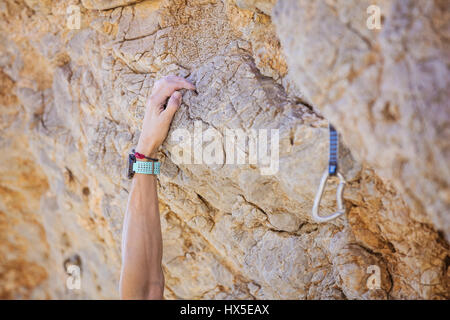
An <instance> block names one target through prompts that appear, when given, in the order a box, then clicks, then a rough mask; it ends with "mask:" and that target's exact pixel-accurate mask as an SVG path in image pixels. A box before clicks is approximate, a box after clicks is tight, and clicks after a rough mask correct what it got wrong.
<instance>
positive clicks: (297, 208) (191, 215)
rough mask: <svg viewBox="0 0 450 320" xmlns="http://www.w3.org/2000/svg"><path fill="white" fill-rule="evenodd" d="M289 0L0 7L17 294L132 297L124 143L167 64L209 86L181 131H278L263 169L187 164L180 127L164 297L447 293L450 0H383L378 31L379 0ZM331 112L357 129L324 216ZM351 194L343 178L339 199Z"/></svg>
mask: <svg viewBox="0 0 450 320" xmlns="http://www.w3.org/2000/svg"><path fill="white" fill-rule="evenodd" d="M275 2H276V1H269V0H261V1H245V0H242V1H237V0H236V1H233V0H224V1H219V0H195V1H177V0H176V1H157V0H147V1H124V0H117V1H102V0H89V1H88V0H83V1H81V2H79V1H75V0H74V1H31V0H29V1H9V0H8V1H6V2H3V3H2V4H0V15H1V19H0V30H1V34H0V52H1V55H0V69H1V73H0V79H1V83H2V84H1V92H0V93H1V94H0V105H1V113H0V114H1V124H0V131H1V135H0V137H1V138H0V146H1V149H2V152H1V153H0V157H1V160H2V161H1V163H2V165H1V166H0V171H1V175H0V230H1V234H0V239H1V241H0V298H117V297H118V290H117V289H118V288H117V286H118V277H119V270H120V245H119V244H120V238H121V227H122V219H123V215H124V211H125V206H126V200H127V197H128V190H129V187H130V182H129V181H128V180H127V179H126V178H125V167H126V166H125V161H126V156H127V153H128V152H129V150H130V149H131V148H132V147H133V146H135V144H136V142H137V139H138V137H139V128H140V124H141V121H142V118H143V111H144V103H145V99H146V96H147V95H148V93H149V90H150V89H151V87H152V85H153V83H154V81H156V80H157V79H158V78H160V77H162V76H164V75H167V74H177V75H180V76H185V77H188V78H189V79H190V80H191V81H192V82H193V83H195V84H196V86H197V93H195V92H183V104H182V106H181V108H180V110H179V111H178V112H177V114H176V116H175V119H174V121H173V124H172V129H171V133H173V130H174V129H176V128H184V129H186V130H187V132H189V133H190V134H191V135H192V136H194V132H195V130H198V128H199V127H201V128H202V129H203V130H206V129H208V128H214V129H216V130H217V131H218V132H219V133H220V134H219V139H220V141H221V142H222V143H223V142H224V140H223V139H224V136H225V131H226V129H241V130H243V132H246V133H250V132H252V130H253V129H268V130H269V132H270V129H279V141H280V143H279V170H278V172H277V173H276V174H274V175H263V174H262V173H261V169H262V167H264V166H263V165H262V164H260V163H258V164H256V165H255V164H248V161H247V162H246V163H247V164H239V165H238V164H235V165H215V164H213V165H207V164H184V163H182V162H180V161H179V157H177V154H178V153H179V151H180V145H179V144H178V143H177V142H176V141H174V140H173V139H171V138H170V137H171V133H169V139H168V140H167V141H166V142H165V144H164V145H163V147H162V148H161V151H160V153H159V157H160V158H161V159H162V162H163V164H162V172H161V175H160V178H159V182H160V183H159V196H160V209H161V217H162V228H163V238H164V258H163V266H164V271H165V277H166V290H165V295H166V298H169V299H172V298H194V299H201V298H213V299H223V298H228V299H365V298H373V299H405V298H412V299H417V298H423V299H442V298H448V292H449V287H448V285H449V279H448V276H449V275H448V262H449V257H448V253H449V251H448V250H449V248H448V243H447V241H446V238H447V239H448V236H449V234H450V229H449V216H448V211H449V210H448V209H449V197H448V181H449V176H450V175H449V172H448V170H449V169H448V160H447V159H448V158H449V156H448V146H447V145H446V144H447V143H448V141H449V139H448V118H449V111H448V102H447V101H448V100H449V99H448V90H447V87H448V79H449V77H448V73H449V72H448V67H447V65H448V57H449V54H448V45H446V44H447V43H448V35H449V28H448V21H449V19H448V16H446V15H448V12H449V10H448V5H447V4H446V2H445V1H429V2H426V3H428V4H426V5H425V4H424V3H425V2H418V1H416V2H414V1H411V2H408V3H406V2H404V1H395V0H391V1H378V2H377V1H375V2H377V4H378V5H379V6H380V7H381V8H382V12H383V14H384V20H383V28H382V29H381V31H369V30H368V29H367V28H366V27H365V25H364V24H365V20H366V18H367V14H366V7H367V6H368V5H369V3H368V2H367V3H366V2H364V1H362V2H360V1H355V3H350V2H348V1H345V2H344V1H281V0H280V1H278V2H277V3H275ZM69 5H76V6H78V7H79V8H80V13H81V26H80V29H75V30H72V29H69V28H68V27H67V25H66V22H67V18H68V15H67V11H66V9H67V7H68V6H69ZM446 59H447V60H446ZM327 119H329V120H330V121H332V122H333V123H334V124H335V125H336V127H337V128H338V130H339V132H340V133H342V137H343V140H344V142H343V144H342V145H341V148H340V158H341V170H342V172H343V173H344V175H345V177H346V179H347V181H348V183H347V187H346V189H345V193H344V198H345V203H346V206H347V214H346V215H345V216H344V217H341V218H338V219H336V220H334V221H332V222H330V223H326V224H317V223H315V222H314V221H313V220H312V219H311V216H310V211H311V207H312V202H313V199H314V195H315V192H316V188H317V186H318V183H319V180H320V178H321V175H322V172H323V170H324V169H325V168H326V163H327V153H328V150H327V149H328V129H327V124H328V120H327ZM203 145H204V147H205V148H206V147H207V145H208V143H207V141H204V142H203ZM182 151H183V153H187V154H189V153H190V152H191V151H192V150H191V148H189V147H188V146H187V145H186V146H185V147H184V149H183V150H182ZM247 155H248V154H247ZM225 156H231V155H229V154H226V155H225ZM334 206H335V201H334V192H333V190H332V189H331V188H330V189H329V190H327V192H326V193H325V196H324V199H323V206H322V210H323V212H324V214H326V213H329V212H331V211H332V210H333V208H334ZM68 263H71V264H76V265H78V266H79V267H80V269H81V280H82V282H81V289H80V290H69V289H68V288H67V286H66V280H67V277H68V275H67V273H66V271H67V270H66V266H67V264H68ZM373 265H376V266H378V267H379V268H380V276H381V278H380V279H381V288H380V289H377V290H369V288H368V286H367V280H368V277H369V276H370V274H369V273H368V272H367V268H368V267H370V266H373Z"/></svg>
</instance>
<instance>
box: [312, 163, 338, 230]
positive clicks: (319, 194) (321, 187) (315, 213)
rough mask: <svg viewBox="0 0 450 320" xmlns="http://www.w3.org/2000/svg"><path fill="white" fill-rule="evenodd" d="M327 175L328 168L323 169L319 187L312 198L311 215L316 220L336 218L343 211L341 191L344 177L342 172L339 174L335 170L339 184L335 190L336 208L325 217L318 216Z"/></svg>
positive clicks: (322, 220)
mask: <svg viewBox="0 0 450 320" xmlns="http://www.w3.org/2000/svg"><path fill="white" fill-rule="evenodd" d="M329 175H330V173H329V170H328V169H327V170H325V172H324V174H323V176H322V179H321V180H320V185H319V189H318V190H317V194H316V197H315V199H314V205H313V208H312V216H313V218H314V220H316V221H317V222H327V221H330V220H333V219H336V218H337V217H339V216H340V215H342V214H344V213H345V207H344V203H343V200H342V193H343V191H344V187H345V179H344V176H343V175H342V174H340V173H339V172H336V175H337V177H338V178H339V185H338V187H337V191H336V201H337V207H338V210H337V211H336V212H335V213H333V214H330V215H329V216H326V217H321V216H319V206H320V200H322V195H323V191H324V190H325V185H326V184H327V180H328V177H329Z"/></svg>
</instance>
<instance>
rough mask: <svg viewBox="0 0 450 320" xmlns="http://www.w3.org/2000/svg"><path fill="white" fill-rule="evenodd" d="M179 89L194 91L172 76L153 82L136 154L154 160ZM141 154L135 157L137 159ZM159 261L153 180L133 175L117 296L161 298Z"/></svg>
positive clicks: (156, 200)
mask: <svg viewBox="0 0 450 320" xmlns="http://www.w3.org/2000/svg"><path fill="white" fill-rule="evenodd" d="M181 89H189V90H194V89H195V86H194V85H193V84H192V83H190V82H189V81H187V80H186V79H183V78H180V77H176V76H167V77H164V78H163V79H160V80H158V81H156V82H155V84H154V86H153V89H152V94H151V95H150V97H149V99H148V101H147V103H146V110H145V116H144V120H143V124H142V132H141V135H140V137H139V142H138V145H137V147H136V155H137V154H138V153H139V154H142V155H143V156H144V157H145V156H146V157H150V158H155V157H156V156H155V152H156V150H157V149H158V147H159V146H161V144H162V143H163V142H164V140H165V139H166V136H167V133H168V131H169V126H170V123H171V121H172V119H173V116H174V115H175V112H176V111H177V109H178V107H179V106H180V104H181V93H180V92H178V91H177V90H181ZM142 155H139V157H140V159H142V157H143V156H142ZM139 165H140V166H143V165H142V164H139ZM138 171H139V170H138ZM153 173H154V172H153ZM161 261H162V236H161V222H160V219H159V209H158V195H157V192H156V177H155V176H154V175H152V174H140V173H136V174H135V175H134V178H133V182H132V185H131V191H130V196H129V198H128V205H127V211H126V213H125V219H124V223H123V232H122V270H121V275H120V296H121V297H122V298H123V299H162V297H163V291H164V275H163V272H162V267H161Z"/></svg>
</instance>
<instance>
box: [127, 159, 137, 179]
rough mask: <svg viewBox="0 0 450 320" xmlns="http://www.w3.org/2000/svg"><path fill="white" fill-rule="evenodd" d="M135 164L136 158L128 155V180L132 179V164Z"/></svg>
mask: <svg viewBox="0 0 450 320" xmlns="http://www.w3.org/2000/svg"><path fill="white" fill-rule="evenodd" d="M135 162H136V157H135V156H134V154H132V153H130V154H129V155H128V179H132V178H133V176H134V171H133V163H135Z"/></svg>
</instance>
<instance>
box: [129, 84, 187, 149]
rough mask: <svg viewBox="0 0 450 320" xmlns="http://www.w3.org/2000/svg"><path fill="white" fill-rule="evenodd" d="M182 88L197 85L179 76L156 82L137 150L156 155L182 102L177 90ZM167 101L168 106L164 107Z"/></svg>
mask: <svg viewBox="0 0 450 320" xmlns="http://www.w3.org/2000/svg"><path fill="white" fill-rule="evenodd" d="M180 89H190V90H195V86H194V85H193V84H192V83H190V82H189V81H187V80H186V79H184V78H181V77H177V76H167V77H164V78H162V79H160V80H158V81H156V82H155V85H154V86H153V89H152V93H151V95H150V96H149V98H148V101H147V105H146V109H145V116H144V122H143V125H142V132H141V136H140V137H139V142H138V145H137V147H136V151H137V152H139V153H142V154H144V155H146V156H149V157H152V156H153V157H154V154H155V153H156V151H157V149H158V147H159V146H160V145H161V144H162V143H163V142H164V140H165V139H166V136H167V133H168V132H169V126H170V123H171V122H172V119H173V116H174V115H175V112H176V111H177V109H178V107H179V106H180V104H181V93H180V92H179V91H177V90H180ZM167 99H169V100H168V101H167ZM166 101H167V107H166V108H165V109H164V104H165V103H166Z"/></svg>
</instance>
